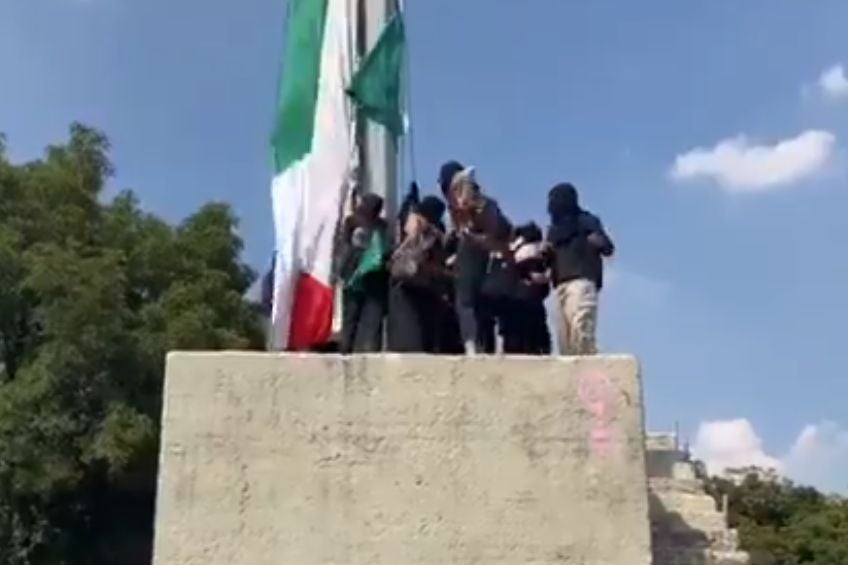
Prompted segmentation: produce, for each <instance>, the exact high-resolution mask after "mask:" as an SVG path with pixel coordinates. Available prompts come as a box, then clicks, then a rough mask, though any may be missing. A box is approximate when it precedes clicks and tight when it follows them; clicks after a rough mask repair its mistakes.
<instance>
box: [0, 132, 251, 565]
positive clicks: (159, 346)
mask: <svg viewBox="0 0 848 565" xmlns="http://www.w3.org/2000/svg"><path fill="white" fill-rule="evenodd" d="M108 152H109V143H108V140H107V139H106V137H105V136H104V135H103V134H101V133H100V132H98V131H96V130H93V129H90V128H87V127H85V126H82V125H80V124H74V125H73V126H72V127H71V131H70V137H69V139H68V141H67V143H65V144H63V145H56V146H51V147H48V148H47V150H46V152H45V156H44V157H43V158H42V159H40V160H37V161H35V162H31V163H26V164H23V165H14V164H12V163H10V162H9V161H8V159H7V157H6V155H5V141H4V140H3V138H2V137H0V563H3V564H9V565H29V564H39V565H40V564H67V565H74V564H86V565H90V564H106V563H110V564H111V563H115V564H118V563H120V564H128V563H149V550H150V543H151V540H152V524H153V497H154V492H155V478H156V459H157V450H158V434H159V429H158V426H159V410H160V405H161V400H160V398H161V388H162V377H163V370H164V360H165V355H166V353H167V352H168V351H169V350H174V349H224V348H227V349H244V348H257V347H260V346H261V344H262V332H261V326H260V324H259V319H258V317H257V312H256V309H255V308H254V307H253V306H252V305H251V304H249V303H248V302H247V301H246V300H245V298H244V295H245V293H246V291H247V289H248V287H249V286H250V285H251V284H252V282H253V280H254V273H253V272H252V271H251V270H250V269H249V268H248V267H247V266H246V265H245V264H244V263H243V262H242V261H241V259H240V254H241V251H242V241H241V240H240V239H239V237H238V236H237V235H236V228H237V220H236V218H235V217H234V215H233V213H232V211H231V210H230V208H229V207H228V206H227V205H225V204H217V203H212V204H208V205H206V206H203V207H202V208H201V209H200V210H199V211H197V213H195V214H194V215H192V216H191V217H189V218H188V219H186V220H185V221H184V222H182V223H181V224H180V225H178V226H176V227H174V226H170V225H168V224H167V223H165V222H163V221H162V220H160V219H159V218H157V217H155V216H153V215H151V214H149V213H146V212H144V211H143V210H142V209H141V208H140V206H139V203H138V200H137V198H136V197H135V195H134V194H133V193H132V192H124V193H122V194H120V195H118V196H117V197H116V198H114V199H113V200H111V201H109V202H106V201H105V200H104V196H103V192H104V186H105V184H106V182H107V180H108V178H109V176H110V175H111V173H112V165H111V163H110V162H109V156H108Z"/></svg>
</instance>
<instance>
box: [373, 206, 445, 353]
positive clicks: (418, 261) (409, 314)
mask: <svg viewBox="0 0 848 565" xmlns="http://www.w3.org/2000/svg"><path fill="white" fill-rule="evenodd" d="M444 213H445V204H444V202H442V201H441V200H440V199H439V198H437V197H435V196H428V197H426V198H424V199H423V200H421V202H419V203H417V204H415V205H414V206H412V207H411V208H410V210H409V213H408V214H407V215H406V223H405V225H404V227H403V229H402V233H403V240H402V241H401V243H400V244H399V245H398V246H397V248H396V249H395V251H394V253H392V258H391V266H390V272H391V289H390V291H389V332H388V346H389V347H388V348H389V351H392V352H395V353H440V352H441V351H440V349H441V339H440V336H441V334H442V322H441V316H442V314H443V311H444V307H443V303H444V302H445V299H446V295H447V292H446V288H447V286H448V285H447V283H448V281H449V274H448V272H447V269H446V268H445V266H444V260H445V257H444V237H445V235H444V228H443V226H442V220H441V219H442V216H443V215H444Z"/></svg>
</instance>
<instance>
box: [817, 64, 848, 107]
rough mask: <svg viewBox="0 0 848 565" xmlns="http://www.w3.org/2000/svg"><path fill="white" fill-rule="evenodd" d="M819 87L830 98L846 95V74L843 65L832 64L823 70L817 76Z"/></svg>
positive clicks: (847, 79) (847, 78)
mask: <svg viewBox="0 0 848 565" xmlns="http://www.w3.org/2000/svg"><path fill="white" fill-rule="evenodd" d="M819 88H820V89H821V91H822V93H823V94H824V95H825V96H826V97H828V98H831V99H840V98H846V97H848V75H846V73H845V67H844V66H842V65H834V66H832V67H830V68H829V69H827V70H826V71H824V72H823V73H822V74H821V76H820V77H819Z"/></svg>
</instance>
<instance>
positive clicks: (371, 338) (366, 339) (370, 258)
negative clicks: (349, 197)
mask: <svg viewBox="0 0 848 565" xmlns="http://www.w3.org/2000/svg"><path fill="white" fill-rule="evenodd" d="M382 211H383V199H382V198H381V197H380V196H378V195H376V194H370V193H369V194H364V195H362V196H361V198H359V201H358V202H357V204H356V207H355V208H354V210H353V214H351V215H350V216H348V217H347V218H345V221H344V225H343V227H342V246H341V247H342V254H341V260H340V265H339V270H338V277H339V278H340V279H341V280H342V281H343V283H344V287H343V288H344V290H343V292H342V331H341V339H340V344H339V347H340V349H341V352H342V353H366V352H377V351H380V350H382V346H383V321H384V318H385V316H386V309H387V307H388V272H387V270H386V260H387V255H388V250H389V241H388V239H387V238H388V234H387V227H386V222H385V221H384V220H383V219H382V218H381V217H380V214H381V213H382Z"/></svg>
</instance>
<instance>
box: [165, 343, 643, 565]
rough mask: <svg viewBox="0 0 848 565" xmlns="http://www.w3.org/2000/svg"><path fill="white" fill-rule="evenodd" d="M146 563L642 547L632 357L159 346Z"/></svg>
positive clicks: (314, 563) (268, 564) (209, 564)
mask: <svg viewBox="0 0 848 565" xmlns="http://www.w3.org/2000/svg"><path fill="white" fill-rule="evenodd" d="M162 424H163V434H162V448H161V449H162V451H161V466H160V475H159V491H158V500H157V513H156V543H155V558H154V563H155V564H156V565H236V564H244V565H319V564H321V565H324V564H335V565H424V564H426V565H447V564H462V565H466V564H467V565H470V564H484V565H495V564H504V565H518V564H530V563H532V564H538V565H542V564H555V563H556V564H569V565H649V564H650V563H651V548H650V527H649V522H648V496H647V488H646V484H647V479H646V473H645V444H644V422H643V406H642V392H641V383H640V379H639V371H638V366H637V363H636V361H635V360H634V359H632V358H630V357H593V358H578V359H570V358H562V359H556V358H509V357H507V358H503V357H481V358H475V359H467V358H445V357H428V356H392V355H374V356H363V357H350V358H343V357H339V356H313V355H272V354H246V353H208V354H207V353H198V354H194V353H173V354H171V355H170V356H169V358H168V367H167V379H166V385H165V407H164V413H163V419H162Z"/></svg>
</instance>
